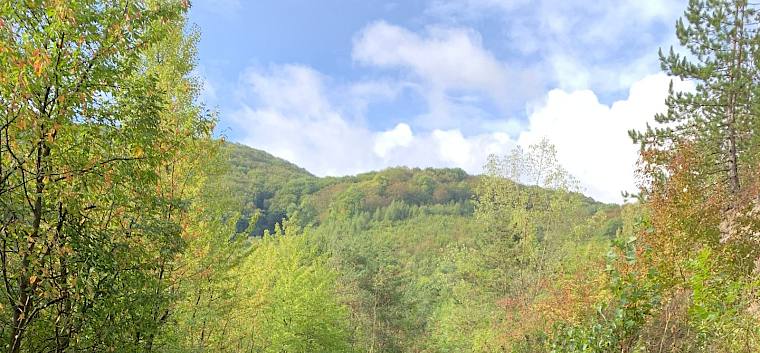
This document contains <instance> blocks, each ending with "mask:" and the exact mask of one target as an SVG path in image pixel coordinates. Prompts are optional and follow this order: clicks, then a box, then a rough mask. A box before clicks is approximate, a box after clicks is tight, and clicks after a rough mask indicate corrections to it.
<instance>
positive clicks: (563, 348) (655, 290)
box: [550, 238, 661, 353]
mask: <svg viewBox="0 0 760 353" xmlns="http://www.w3.org/2000/svg"><path fill="white" fill-rule="evenodd" d="M613 246H614V248H613V250H611V251H610V253H609V254H608V256H607V261H608V264H607V273H608V276H609V284H608V290H609V291H610V293H611V297H612V299H611V300H610V301H609V302H604V303H602V304H600V306H599V307H598V309H597V314H596V316H595V317H593V318H591V320H589V321H588V322H585V323H583V324H581V325H567V324H560V325H558V327H557V328H556V329H555V334H554V337H553V339H552V343H551V350H550V351H551V352H556V353H560V352H563V353H565V352H567V353H571V352H583V353H592V352H593V353H604V352H624V353H625V352H634V351H635V349H636V348H637V347H638V345H637V344H638V340H639V334H640V332H641V331H642V329H643V328H644V325H645V323H646V320H647V318H648V316H649V314H650V313H651V312H652V310H654V308H656V307H657V306H658V304H659V301H660V291H661V289H660V287H659V286H658V285H657V283H656V282H655V281H654V279H653V278H654V277H655V276H654V274H653V273H646V274H642V273H638V272H637V271H635V270H633V266H634V265H635V264H636V261H637V250H636V238H628V239H626V240H622V239H616V240H615V241H613ZM621 268H624V269H626V270H623V271H621Z"/></svg>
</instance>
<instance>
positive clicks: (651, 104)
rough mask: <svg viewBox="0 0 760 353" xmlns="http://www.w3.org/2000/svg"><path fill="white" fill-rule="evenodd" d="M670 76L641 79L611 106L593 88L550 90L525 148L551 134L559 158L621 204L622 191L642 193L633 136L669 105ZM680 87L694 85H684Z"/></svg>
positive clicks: (593, 190) (598, 194) (594, 190)
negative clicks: (636, 176)
mask: <svg viewBox="0 0 760 353" xmlns="http://www.w3.org/2000/svg"><path fill="white" fill-rule="evenodd" d="M669 83H670V78H668V77H667V76H666V75H664V74H656V75H651V76H647V77H645V78H643V79H641V80H639V81H637V82H635V83H634V84H633V85H632V86H631V88H630V90H629V95H628V97H627V99H625V100H620V101H617V102H615V103H613V104H612V105H611V106H608V105H605V104H601V103H599V100H598V99H597V96H596V94H594V92H592V91H590V90H579V91H570V92H568V91H564V90H559V89H555V90H552V91H550V92H549V93H548V94H547V96H546V100H545V101H544V102H543V103H542V104H540V105H538V106H536V107H535V109H534V110H533V111H532V113H531V114H530V118H529V124H528V127H527V130H526V131H524V132H523V133H521V134H520V137H519V139H518V141H519V143H520V144H521V145H523V146H525V145H528V144H530V143H535V142H537V141H538V140H540V139H541V138H543V137H547V138H548V139H549V140H550V141H551V142H552V143H553V144H555V145H556V146H557V150H558V154H559V160H560V163H562V164H563V165H564V166H565V167H566V168H567V169H568V170H569V171H570V172H571V173H572V174H573V175H575V176H576V177H578V178H579V179H580V180H581V182H583V184H584V186H585V188H586V191H587V192H588V193H589V194H590V195H591V196H593V197H594V198H597V199H599V200H603V201H607V202H620V201H622V198H621V196H620V192H621V191H624V190H625V191H636V185H634V170H635V164H636V161H637V156H638V154H637V151H638V146H635V145H634V144H633V143H632V142H631V141H630V139H629V138H628V135H627V132H628V130H631V129H637V130H641V129H644V128H645V127H646V123H647V122H653V117H654V115H655V114H656V113H659V112H662V111H664V109H665V97H666V96H667V93H668V85H669ZM676 89H677V90H685V89H688V86H687V85H685V84H683V83H677V84H676Z"/></svg>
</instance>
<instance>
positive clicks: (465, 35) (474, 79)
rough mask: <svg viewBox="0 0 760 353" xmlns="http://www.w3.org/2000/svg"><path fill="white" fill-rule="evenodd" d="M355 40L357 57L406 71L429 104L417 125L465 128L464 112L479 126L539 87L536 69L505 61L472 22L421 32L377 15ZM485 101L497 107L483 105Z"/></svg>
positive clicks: (410, 85) (354, 54)
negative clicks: (490, 107) (484, 43)
mask: <svg viewBox="0 0 760 353" xmlns="http://www.w3.org/2000/svg"><path fill="white" fill-rule="evenodd" d="M353 45H354V46H353V51H352V56H353V59H354V60H355V61H356V62H358V63H360V64H363V65H367V66H373V67H377V68H383V69H389V70H398V71H400V72H402V73H404V74H406V75H408V77H406V78H405V79H408V80H410V81H412V83H410V84H409V85H408V87H410V88H413V89H415V90H416V92H417V93H418V94H420V95H421V96H422V97H424V99H425V101H426V103H427V105H428V112H427V113H426V114H422V115H420V116H418V117H416V118H415V121H414V122H415V125H418V126H423V127H425V128H427V129H435V128H441V129H451V128H463V126H462V119H461V118H460V117H462V116H466V117H468V118H469V119H470V120H471V121H470V122H468V126H467V127H472V126H479V125H482V124H485V123H486V121H487V120H489V119H492V118H493V115H494V114H500V113H503V112H504V111H506V110H509V108H513V107H514V104H515V103H517V102H520V104H521V102H522V101H524V100H525V99H528V98H533V97H535V96H536V95H537V94H538V93H539V92H540V90H539V88H540V87H541V82H540V79H539V75H538V74H537V73H536V72H535V70H534V69H532V68H525V67H518V66H517V65H513V66H514V67H510V66H508V65H506V64H505V63H504V62H502V61H500V60H499V59H497V58H496V57H495V56H494V55H493V53H491V52H490V51H488V50H487V49H485V48H484V47H483V43H482V39H481V37H480V34H479V33H478V32H477V31H475V30H473V29H470V28H465V27H447V26H430V27H427V28H426V30H425V31H424V33H421V34H420V33H416V32H413V31H410V30H408V29H406V28H402V27H399V26H395V25H392V24H389V23H387V22H384V21H379V22H374V23H371V24H369V25H368V26H366V27H365V28H364V29H363V30H362V31H361V32H360V33H359V34H358V35H357V36H356V37H355V38H354V44H353ZM489 104H490V105H492V106H494V107H496V108H495V109H490V110H484V109H483V108H482V106H483V105H489ZM474 119H477V122H473V121H472V120H474Z"/></svg>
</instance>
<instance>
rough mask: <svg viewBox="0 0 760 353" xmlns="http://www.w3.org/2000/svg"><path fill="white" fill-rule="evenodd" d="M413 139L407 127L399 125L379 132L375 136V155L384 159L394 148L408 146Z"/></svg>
mask: <svg viewBox="0 0 760 353" xmlns="http://www.w3.org/2000/svg"><path fill="white" fill-rule="evenodd" d="M413 139H414V135H413V134H412V129H411V128H410V127H409V125H407V124H404V123H399V124H398V125H396V127H395V128H393V129H392V130H388V131H383V132H380V133H378V134H377V135H376V136H375V146H374V151H375V154H377V155H378V156H380V157H385V156H387V155H388V152H389V151H391V150H392V149H394V148H396V147H406V146H409V144H410V143H412V140H413Z"/></svg>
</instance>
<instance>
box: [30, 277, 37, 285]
mask: <svg viewBox="0 0 760 353" xmlns="http://www.w3.org/2000/svg"><path fill="white" fill-rule="evenodd" d="M34 282H37V276H36V275H32V277H29V283H30V284H34Z"/></svg>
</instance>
